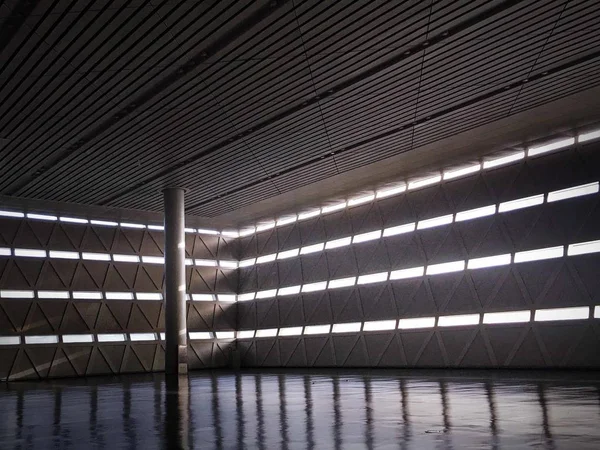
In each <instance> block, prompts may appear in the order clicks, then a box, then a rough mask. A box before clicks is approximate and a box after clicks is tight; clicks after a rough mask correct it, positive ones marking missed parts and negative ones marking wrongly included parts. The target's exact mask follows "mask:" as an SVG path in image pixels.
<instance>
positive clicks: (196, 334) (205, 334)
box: [188, 331, 213, 341]
mask: <svg viewBox="0 0 600 450" xmlns="http://www.w3.org/2000/svg"><path fill="white" fill-rule="evenodd" d="M188 334H189V337H190V339H191V340H193V341H199V340H206V339H212V338H213V335H212V333H211V332H210V331H190V332H189V333H188Z"/></svg>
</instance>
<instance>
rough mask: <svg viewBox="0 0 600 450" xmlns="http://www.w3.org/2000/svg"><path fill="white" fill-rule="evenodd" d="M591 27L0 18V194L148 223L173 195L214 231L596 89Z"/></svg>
mask: <svg viewBox="0 0 600 450" xmlns="http://www.w3.org/2000/svg"><path fill="white" fill-rule="evenodd" d="M25 4H27V5H29V6H28V8H29V9H23V8H24V6H23V5H25ZM17 8H21V9H19V11H17V10H16V9H17ZM23 11H24V15H23V14H21V13H22V12H23ZM599 24H600V4H599V3H598V2H595V1H593V0H581V1H569V2H567V1H566V0H545V1H541V0H538V1H535V0H528V1H518V0H517V1H501V0H495V1H491V2H490V1H485V0H477V1H472V2H455V1H451V0H444V1H425V2H418V1H414V2H412V1H411V2H370V1H358V2H321V1H317V0H304V1H303V0H296V1H294V2H292V1H279V2H271V1H267V0H263V1H259V2H252V1H248V0H243V1H242V0H240V1H234V0H227V1H212V2H189V1H186V0H179V1H177V0H168V1H166V0H165V1H160V0H157V1H152V2H144V1H132V2H123V1H117V0H114V1H111V0H107V1H103V2H96V1H92V0H90V1H63V0H61V1H56V2H52V1H49V2H38V3H37V4H36V5H35V6H31V4H29V3H28V2H12V3H10V4H8V3H7V4H2V5H0V27H2V29H3V33H2V36H0V138H5V139H4V140H3V142H2V146H1V147H0V158H1V160H2V164H1V165H0V194H5V195H19V196H25V197H33V198H41V199H48V200H59V201H70V202H80V203H87V204H105V205H111V206H123V207H128V208H140V209H147V210H161V208H162V201H161V198H160V189H161V188H162V187H163V186H165V185H166V184H179V185H182V186H184V187H187V188H189V189H190V191H189V193H188V195H187V202H188V205H189V212H191V213H193V214H199V215H208V216H218V215H220V214H223V213H225V212H229V211H232V210H235V209H237V208H240V207H243V206H247V205H250V204H252V203H254V202H258V201H261V200H265V199H267V198H269V197H271V196H273V195H278V194H279V193H282V192H288V191H290V190H293V189H297V188H299V187H302V186H306V185H307V184H310V183H314V182H316V181H320V180H323V179H325V178H328V177H331V176H334V175H336V174H338V173H342V172H345V171H348V170H353V169H357V168H360V167H362V166H364V165H367V164H370V163H372V162H375V161H379V160H381V159H384V158H387V157H390V156H394V155H397V154H399V153H402V152H407V151H410V150H411V149H412V148H414V147H417V146H420V145H425V144H429V143H432V142H435V141H436V140H439V139H443V138H445V137H448V136H451V135H452V134H455V133H458V132H460V131H463V130H467V129H470V128H473V127H475V126H478V125H482V124H485V123H490V122H493V121H495V120H499V119H502V118H504V117H506V116H508V115H510V114H515V113H517V112H520V111H525V110H527V109H529V108H533V107H535V106H537V105H541V104H544V103H546V102H549V101H552V100H555V99H557V98H561V97H564V96H566V95H570V94H573V93H576V92H580V91H583V90H585V89H589V88H591V87H594V86H597V85H598V84H600V74H599V73H598V69H597V67H598V59H600V42H599V41H598V39H597V35H598V33H600V25H599ZM13 25H14V27H13ZM4 30H8V31H7V32H6V33H5V31H4ZM527 78H531V79H532V80H533V81H525V80H526V79H527ZM317 96H318V97H317ZM415 124H416V126H415Z"/></svg>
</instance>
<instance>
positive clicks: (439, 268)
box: [425, 261, 465, 275]
mask: <svg viewBox="0 0 600 450" xmlns="http://www.w3.org/2000/svg"><path fill="white" fill-rule="evenodd" d="M464 269H465V262H464V261H452V262H447V263H441V264H433V265H429V266H427V271H426V272H425V273H426V274H427V275H439V274H442V273H450V272H459V271H461V270H464Z"/></svg>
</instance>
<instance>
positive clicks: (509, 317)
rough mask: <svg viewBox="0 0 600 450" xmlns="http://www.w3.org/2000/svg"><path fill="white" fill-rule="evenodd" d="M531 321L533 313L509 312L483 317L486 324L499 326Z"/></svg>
mask: <svg viewBox="0 0 600 450" xmlns="http://www.w3.org/2000/svg"><path fill="white" fill-rule="evenodd" d="M530 320H531V311H507V312H494V313H485V314H484V315H483V323H484V324H490V325H491V324H499V323H522V322H529V321H530Z"/></svg>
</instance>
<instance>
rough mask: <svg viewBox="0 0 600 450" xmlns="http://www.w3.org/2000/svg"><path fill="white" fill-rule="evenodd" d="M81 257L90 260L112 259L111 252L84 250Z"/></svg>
mask: <svg viewBox="0 0 600 450" xmlns="http://www.w3.org/2000/svg"><path fill="white" fill-rule="evenodd" d="M81 259H85V260H89V261H110V254H108V253H90V252H83V253H82V254H81Z"/></svg>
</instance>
